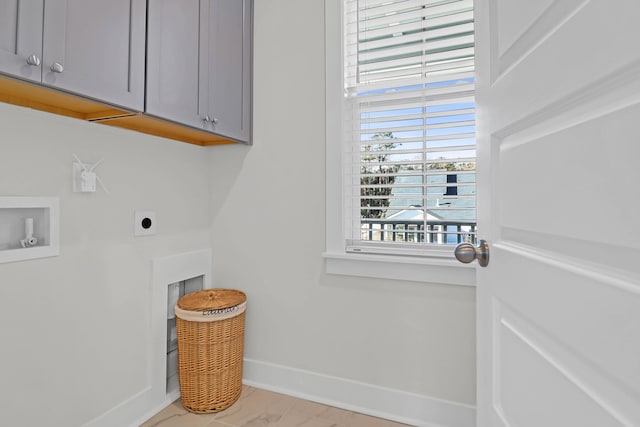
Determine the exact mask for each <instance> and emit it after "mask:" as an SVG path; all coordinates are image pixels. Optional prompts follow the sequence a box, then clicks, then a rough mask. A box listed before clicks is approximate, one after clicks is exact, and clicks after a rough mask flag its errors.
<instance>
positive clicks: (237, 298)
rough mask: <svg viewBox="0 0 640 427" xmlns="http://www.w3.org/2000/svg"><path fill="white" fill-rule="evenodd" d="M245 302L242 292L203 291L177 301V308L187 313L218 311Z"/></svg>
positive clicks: (223, 290) (229, 290)
mask: <svg viewBox="0 0 640 427" xmlns="http://www.w3.org/2000/svg"><path fill="white" fill-rule="evenodd" d="M246 300H247V296H246V295H245V294H244V292H241V291H237V290H234V289H203V290H201V291H196V292H192V293H190V294H187V295H185V296H183V297H180V299H179V300H178V304H177V306H178V308H181V309H182V310H188V311H207V310H220V309H225V308H229V307H234V306H236V305H240V304H242V303H243V302H245V301H246Z"/></svg>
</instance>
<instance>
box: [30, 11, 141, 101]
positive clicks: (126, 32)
mask: <svg viewBox="0 0 640 427" xmlns="http://www.w3.org/2000/svg"><path fill="white" fill-rule="evenodd" d="M145 16H146V2H145V0H109V1H104V0H46V2H45V10H44V33H43V38H42V39H43V53H42V55H43V61H42V62H43V69H42V81H43V83H45V84H47V85H51V86H54V87H57V88H61V89H65V90H68V91H71V92H75V93H78V94H82V95H85V96H90V97H92V98H96V99H99V100H103V101H107V102H109V103H113V104H116V105H121V106H124V107H128V108H131V109H135V110H138V111H141V110H142V109H143V107H144V52H145Z"/></svg>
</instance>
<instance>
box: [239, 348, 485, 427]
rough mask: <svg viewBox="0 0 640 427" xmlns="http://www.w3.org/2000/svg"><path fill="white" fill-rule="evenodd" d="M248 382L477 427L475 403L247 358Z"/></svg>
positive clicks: (378, 412) (418, 421) (393, 416)
mask: <svg viewBox="0 0 640 427" xmlns="http://www.w3.org/2000/svg"><path fill="white" fill-rule="evenodd" d="M243 382H244V383H245V384H247V385H250V386H254V387H257V388H262V389H265V390H270V391H274V392H277V393H282V394H286V395H289V396H294V397H299V398H302V399H306V400H310V401H313V402H318V403H322V404H325V405H330V406H335V407H337V408H342V409H346V410H350V411H354V412H359V413H363V414H367V415H372V416H375V417H380V418H385V419H388V420H392V421H397V422H401V423H405V424H410V425H414V426H418V427H475V419H476V409H475V407H474V406H471V405H465V404H462V403H457V402H451V401H447V400H442V399H437V398H433V397H430V396H425V395H419V394H414V393H408V392H404V391H400V390H395V389H391V388H385V387H380V386H376V385H372V384H366V383H362V382H358V381H352V380H348V379H345V378H339V377H333V376H329V375H324V374H319V373H316V372H311V371H306V370H302V369H296V368H290V367H287V366H281V365H276V364H272V363H268V362H262V361H258V360H253V359H244V375H243Z"/></svg>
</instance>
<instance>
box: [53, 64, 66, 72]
mask: <svg viewBox="0 0 640 427" xmlns="http://www.w3.org/2000/svg"><path fill="white" fill-rule="evenodd" d="M51 71H53V72H54V73H61V72H63V71H64V67H63V66H62V64H61V63H59V62H54V63H53V64H52V65H51Z"/></svg>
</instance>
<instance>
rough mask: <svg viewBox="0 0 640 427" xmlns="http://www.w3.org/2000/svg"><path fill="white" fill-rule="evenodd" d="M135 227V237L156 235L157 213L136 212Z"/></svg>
mask: <svg viewBox="0 0 640 427" xmlns="http://www.w3.org/2000/svg"><path fill="white" fill-rule="evenodd" d="M133 225H134V229H133V235H134V236H151V235H154V234H156V229H157V225H156V213H155V212H154V211H136V212H135V214H134V224H133Z"/></svg>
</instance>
